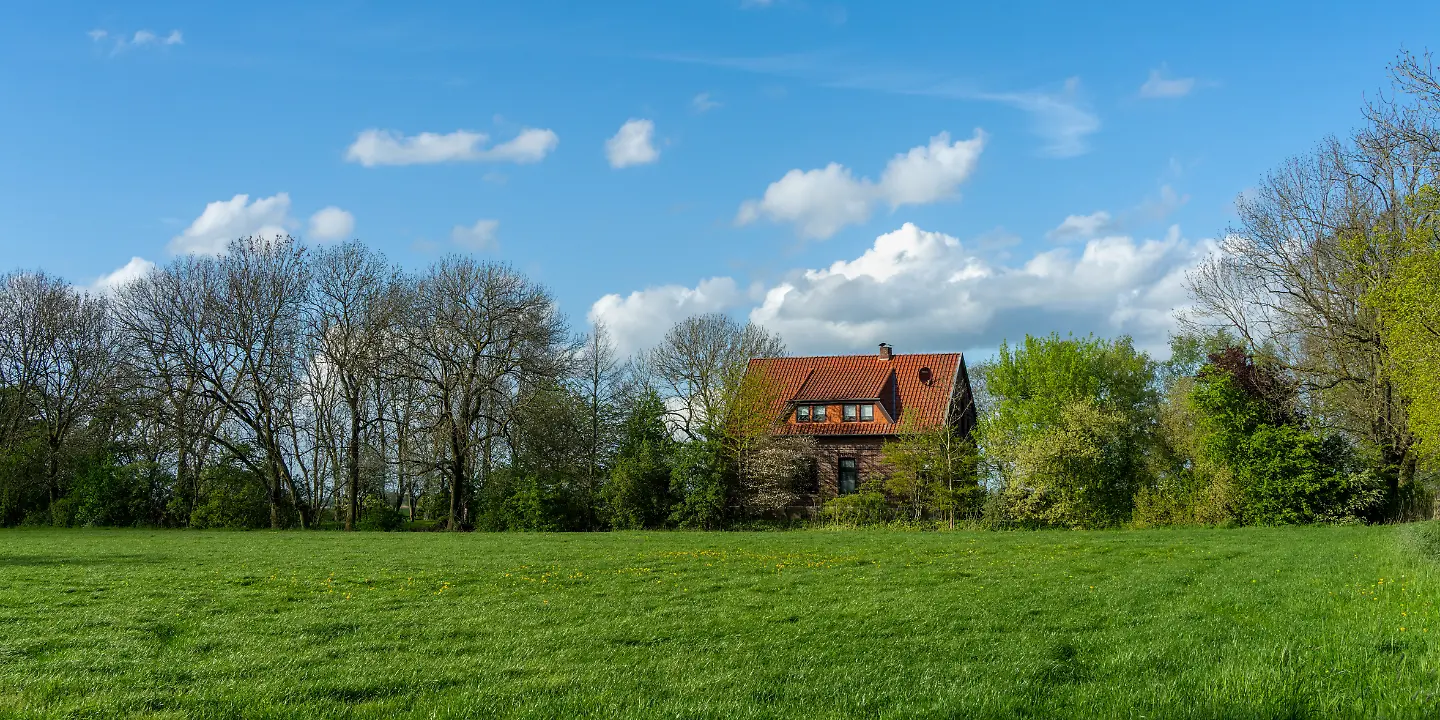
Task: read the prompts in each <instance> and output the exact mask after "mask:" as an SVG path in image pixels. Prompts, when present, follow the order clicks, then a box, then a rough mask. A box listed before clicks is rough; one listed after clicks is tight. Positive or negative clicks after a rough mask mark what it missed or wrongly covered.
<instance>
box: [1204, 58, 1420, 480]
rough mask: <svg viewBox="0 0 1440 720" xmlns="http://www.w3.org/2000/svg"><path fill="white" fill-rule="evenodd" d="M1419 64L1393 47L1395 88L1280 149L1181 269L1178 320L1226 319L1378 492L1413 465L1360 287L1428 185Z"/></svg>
mask: <svg viewBox="0 0 1440 720" xmlns="http://www.w3.org/2000/svg"><path fill="white" fill-rule="evenodd" d="M1428 70H1429V67H1428V63H1427V64H1423V65H1422V64H1421V63H1420V62H1419V61H1417V60H1416V59H1415V58H1414V57H1413V56H1409V55H1402V57H1401V60H1400V61H1399V62H1398V63H1397V64H1396V65H1395V66H1393V67H1392V77H1393V78H1394V79H1395V81H1396V87H1397V89H1398V90H1399V91H1400V92H1399V95H1398V96H1393V97H1388V98H1386V97H1382V99H1381V100H1379V101H1377V102H1376V103H1374V104H1372V105H1371V107H1370V108H1369V110H1368V112H1367V116H1368V119H1369V121H1370V122H1369V123H1368V124H1367V125H1366V126H1365V127H1363V128H1362V129H1361V130H1359V131H1358V132H1356V133H1355V134H1354V135H1353V136H1351V137H1350V138H1348V139H1345V140H1341V139H1338V138H1329V139H1327V140H1325V141H1324V142H1323V143H1321V145H1320V147H1319V148H1317V149H1316V150H1315V151H1313V152H1311V153H1308V154H1305V155H1302V156H1300V157H1297V158H1294V159H1292V160H1290V161H1288V162H1286V163H1285V164H1284V165H1283V166H1282V167H1281V168H1279V169H1277V170H1275V171H1273V172H1271V173H1270V174H1269V175H1267V176H1266V177H1265V179H1264V180H1263V181H1262V182H1261V183H1260V186H1259V188H1258V189H1257V191H1256V192H1255V193H1254V194H1253V195H1248V196H1244V197H1241V198H1240V199H1239V200H1238V201H1237V211H1238V215H1239V223H1238V225H1237V226H1236V227H1234V228H1231V229H1230V230H1228V231H1227V233H1226V240H1225V241H1224V242H1223V243H1222V244H1221V247H1220V251H1219V252H1218V253H1217V254H1216V255H1215V256H1214V257H1212V258H1211V259H1210V260H1209V261H1208V262H1207V263H1206V264H1204V265H1203V266H1201V268H1199V269H1198V270H1197V271H1196V272H1195V273H1194V274H1192V275H1191V277H1190V279H1189V286H1190V290H1191V292H1192V294H1193V295H1194V297H1195V300H1196V304H1195V309H1194V311H1193V312H1192V313H1191V314H1190V315H1189V317H1188V321H1189V322H1190V323H1191V324H1193V325H1198V326H1210V327H1228V328H1230V329H1232V330H1233V331H1235V333H1236V334H1237V335H1239V336H1240V338H1241V339H1242V340H1243V341H1244V343H1245V346H1246V348H1247V349H1248V350H1251V351H1257V350H1260V349H1262V348H1263V349H1267V350H1269V351H1272V352H1274V353H1275V356H1276V358H1277V360H1278V361H1279V362H1280V363H1281V364H1282V366H1283V367H1284V368H1285V369H1286V370H1287V371H1288V372H1290V373H1292V374H1293V375H1294V378H1295V380H1296V381H1297V382H1298V383H1299V392H1300V395H1301V397H1302V398H1304V400H1305V403H1306V404H1307V405H1308V406H1309V408H1308V409H1309V414H1310V415H1311V417H1312V418H1313V420H1314V421H1315V422H1316V423H1318V424H1319V425H1321V426H1323V427H1325V428H1329V429H1334V430H1337V431H1339V432H1342V433H1344V434H1346V435H1347V436H1349V437H1351V438H1354V439H1355V440H1357V441H1358V442H1360V443H1362V444H1363V445H1365V446H1367V447H1368V448H1370V449H1372V452H1373V454H1374V456H1375V458H1376V461H1375V466H1376V469H1377V471H1378V472H1379V474H1380V475H1381V477H1383V478H1384V480H1385V485H1386V488H1387V491H1388V494H1389V495H1390V496H1391V497H1392V498H1393V497H1396V495H1397V493H1398V491H1399V490H1400V488H1401V487H1403V486H1406V485H1408V484H1409V483H1410V482H1411V481H1412V480H1413V478H1414V475H1415V469H1416V461H1417V456H1416V454H1415V452H1414V448H1413V445H1414V435H1413V434H1412V431H1411V428H1410V426H1409V423H1408V414H1407V405H1408V402H1409V398H1408V397H1407V396H1406V394H1405V392H1404V391H1403V390H1402V389H1401V388H1400V387H1398V386H1397V374H1396V373H1397V368H1396V366H1395V361H1394V355H1393V353H1392V352H1391V348H1390V340H1391V338H1390V337H1389V336H1388V335H1387V333H1386V332H1385V331H1384V327H1383V324H1382V322H1381V319H1380V318H1379V316H1378V312H1377V309H1376V308H1375V307H1374V306H1373V305H1372V304H1369V303H1366V302H1365V301H1364V299H1365V298H1366V297H1368V296H1371V295H1372V294H1373V293H1374V292H1375V291H1376V288H1378V287H1380V286H1383V285H1384V284H1386V283H1387V281H1388V278H1390V277H1391V276H1392V274H1393V273H1394V272H1395V270H1396V268H1397V266H1399V265H1400V264H1402V263H1403V262H1404V258H1405V257H1406V256H1407V255H1408V254H1409V252H1410V249H1409V247H1407V243H1406V242H1405V238H1407V237H1409V236H1411V235H1412V233H1413V232H1414V230H1415V227H1414V225H1415V223H1416V222H1417V221H1419V220H1420V218H1418V217H1417V216H1416V215H1415V214H1414V213H1412V212H1408V211H1407V208H1411V207H1412V203H1411V201H1410V198H1412V197H1414V196H1416V195H1417V193H1420V192H1421V191H1422V189H1423V188H1425V187H1426V186H1434V185H1435V184H1436V179H1437V173H1440V162H1437V161H1440V155H1437V154H1436V152H1435V147H1436V144H1435V141H1436V138H1437V137H1440V136H1437V134H1436V133H1435V120H1436V118H1437V117H1440V116H1437V111H1440V94H1437V92H1436V87H1437V85H1436V83H1435V82H1434V76H1433V73H1430V72H1428Z"/></svg>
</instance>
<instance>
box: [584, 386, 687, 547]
mask: <svg viewBox="0 0 1440 720" xmlns="http://www.w3.org/2000/svg"><path fill="white" fill-rule="evenodd" d="M620 437H621V439H620V448H619V451H618V452H617V453H616V456H615V464H614V467H613V468H612V469H611V471H610V478H609V481H608V482H607V483H606V484H605V487H604V489H603V490H602V491H601V496H602V497H603V499H604V501H605V509H606V517H607V519H608V520H609V522H610V525H611V527H614V528H617V529H622V530H625V529H639V528H654V527H659V526H661V525H663V524H664V523H665V521H666V519H667V518H668V517H669V514H670V510H671V507H670V506H671V493H670V475H671V464H670V463H671V454H672V451H673V449H674V445H675V443H674V441H673V440H672V439H671V438H670V433H669V430H668V429H667V428H666V426H665V403H664V402H663V401H661V399H660V396H659V394H657V393H655V392H653V391H649V392H645V393H643V394H642V395H641V396H640V397H639V399H638V400H636V402H635V403H634V405H633V406H632V407H631V408H630V412H629V413H628V414H627V416H626V417H625V421H624V423H623V424H622V427H621V435H620Z"/></svg>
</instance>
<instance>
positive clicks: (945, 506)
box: [0, 55, 1440, 530]
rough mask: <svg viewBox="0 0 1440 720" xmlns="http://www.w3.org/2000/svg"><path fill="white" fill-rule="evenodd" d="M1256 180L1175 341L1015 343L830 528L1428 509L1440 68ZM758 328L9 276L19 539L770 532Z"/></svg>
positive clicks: (334, 252)
mask: <svg viewBox="0 0 1440 720" xmlns="http://www.w3.org/2000/svg"><path fill="white" fill-rule="evenodd" d="M1392 71H1393V76H1394V79H1395V83H1396V92H1395V93H1394V94H1393V95H1386V96H1382V97H1381V99H1380V100H1377V101H1376V102H1375V103H1373V104H1372V105H1370V106H1368V107H1367V108H1366V122H1365V124H1364V125H1363V127H1361V128H1360V129H1359V130H1358V131H1356V132H1355V133H1353V134H1352V135H1351V136H1349V137H1346V138H1331V139H1328V140H1326V141H1325V142H1323V143H1322V144H1321V145H1320V146H1319V147H1318V148H1317V149H1316V150H1314V151H1313V152H1311V153H1308V154H1305V155H1302V156H1300V157H1298V158H1296V159H1294V160H1292V161H1290V162H1288V163H1286V164H1285V165H1284V166H1282V167H1281V168H1279V169H1277V170H1276V171H1274V172H1273V173H1271V174H1270V175H1268V176H1267V177H1266V178H1265V179H1264V180H1263V181H1262V182H1261V183H1260V185H1259V187H1258V188H1257V189H1256V190H1255V191H1254V192H1253V193H1247V194H1246V195H1245V196H1244V197H1242V198H1241V199H1240V200H1239V201H1238V209H1239V213H1238V216H1239V222H1238V224H1237V226H1236V227H1234V228H1231V229H1230V230H1229V231H1227V233H1226V234H1225V236H1224V241H1223V243H1222V244H1221V247H1220V248H1219V250H1218V252H1216V253H1215V254H1214V256H1213V257H1212V258H1210V260H1209V261H1208V262H1207V263H1206V264H1204V265H1203V266H1202V267H1201V268H1200V269H1198V270H1197V271H1196V272H1194V273H1192V274H1191V275H1190V276H1189V278H1188V285H1189V289H1190V292H1191V295H1192V299H1193V304H1192V305H1191V306H1190V307H1189V308H1187V309H1185V310H1184V311H1183V313H1182V317H1181V320H1182V330H1181V332H1179V333H1178V334H1177V335H1176V336H1175V337H1174V338H1172V341H1171V353H1170V358H1169V359H1168V360H1166V361H1164V362H1157V361H1156V360H1154V359H1153V358H1152V357H1150V356H1149V355H1147V354H1146V353H1144V352H1140V351H1139V350H1137V349H1136V348H1135V347H1134V346H1133V344H1132V343H1131V341H1130V340H1129V339H1128V338H1120V339H1116V340H1108V339H1099V338H1093V337H1089V338H1078V339H1077V338H1062V337H1059V336H1050V337H1043V338H1035V337H1027V338H1025V339H1024V341H1023V342H1021V343H1020V344H1018V345H1016V346H1013V347H1012V346H1009V345H1005V346H1002V347H1001V349H1000V351H999V353H998V355H997V357H996V358H995V359H994V360H993V361H989V362H986V363H982V364H981V365H979V366H977V367H975V368H973V373H972V375H973V376H974V378H975V379H976V382H977V388H976V389H977V391H978V405H979V426H978V427H977V429H976V431H975V433H974V434H973V436H971V437H968V438H966V437H959V436H958V435H956V434H955V433H954V432H953V430H952V429H949V428H921V427H910V426H909V425H908V424H907V428H908V429H907V430H906V431H905V432H904V433H902V435H901V436H900V437H899V438H898V439H897V440H896V441H895V442H893V443H890V444H889V445H888V446H887V447H886V448H885V451H884V453H883V459H884V461H885V463H886V464H887V465H888V467H889V468H890V472H889V473H887V474H886V475H884V476H878V475H877V476H874V477H871V478H868V479H867V480H866V482H865V483H864V484H863V485H862V487H861V488H860V492H857V493H854V494H851V495H846V496H843V497H840V498H836V499H834V500H831V501H830V502H829V503H827V505H826V507H824V508H823V509H822V511H821V513H820V514H819V520H820V521H822V522H839V523H853V524H864V523H893V522H903V523H907V524H922V525H924V524H936V523H943V524H947V525H954V524H957V523H977V524H982V525H988V526H993V527H1115V526H1124V525H1167V524H1226V523H1236V524H1283V523H1308V522H1361V521H1365V522H1375V521H1389V520H1396V519H1405V518H1412V517H1430V516H1433V515H1434V498H1435V493H1434V491H1433V489H1432V482H1433V466H1432V452H1433V448H1435V447H1437V446H1440V387H1437V382H1436V380H1437V379H1440V301H1437V298H1440V183H1437V177H1440V127H1437V122H1436V121H1437V119H1440V82H1437V80H1436V75H1435V73H1434V69H1433V67H1432V66H1431V65H1430V64H1429V61H1428V58H1427V59H1421V58H1416V57H1413V56H1409V55H1402V56H1401V58H1400V59H1399V61H1398V62H1397V63H1396V64H1395V65H1394V67H1393V68H1392ZM784 351H785V348H784V345H783V343H782V342H781V340H780V338H778V337H775V336H773V335H771V334H769V333H768V332H766V331H765V330H764V329H763V328H759V327H756V326H754V325H743V326H742V325H739V324H737V323H735V322H734V321H732V320H730V319H728V318H727V317H725V316H723V315H705V316H698V317H694V318H690V319H687V320H685V321H683V322H681V323H678V324H677V325H676V326H675V327H673V328H671V329H670V330H669V332H668V333H667V334H666V336H665V339H664V341H663V342H662V343H661V344H660V345H659V346H658V347H656V348H655V349H653V350H651V351H647V352H645V353H642V354H640V355H638V356H636V357H631V358H620V357H618V356H617V353H616V351H615V348H614V346H613V344H612V343H611V342H610V340H609V338H608V337H607V333H606V331H605V328H603V327H595V328H591V329H589V331H588V332H585V333H583V334H580V333H577V332H576V331H575V330H574V329H573V328H571V327H570V326H569V325H568V324H567V321H566V319H565V318H564V317H563V316H562V315H561V314H560V313H559V312H558V310H557V308H556V305H555V302H554V301H553V299H552V298H551V296H550V295H549V293H548V291H547V290H546V289H545V288H544V287H542V286H540V285H538V284H536V283H535V282H533V281H531V280H530V279H528V278H526V277H524V276H523V275H522V274H520V273H518V272H516V271H515V270H514V269H512V268H510V267H507V266H505V265H500V264H495V263H486V262H479V261H476V260H474V259H471V258H468V257H459V256H455V257H448V258H445V259H443V260H441V261H439V262H437V263H436V264H434V265H432V266H431V267H429V268H427V269H425V270H424V271H421V272H418V273H407V272H403V271H401V270H400V269H399V268H397V267H395V266H393V265H392V264H390V263H389V262H388V261H386V259H385V258H384V257H382V256H381V255H379V254H377V253H375V252H373V251H372V250H370V249H368V248H367V247H365V246H364V245H362V244H360V243H358V242H352V243H345V244H340V245H333V246H325V247H321V248H318V249H311V248H306V247H304V246H302V245H300V244H298V243H296V242H294V241H293V240H291V239H289V238H284V237H281V238H245V239H241V240H237V241H236V242H234V243H232V244H231V245H230V247H229V248H228V252H226V253H225V254H223V255H220V256H218V257H196V256H191V257H184V258H179V259H177V260H175V261H173V262H171V263H170V264H169V265H167V266H164V267H160V268H156V269H155V270H153V271H152V272H150V273H149V274H147V275H145V276H144V277H141V278H138V279H136V280H134V281H132V282H130V283H128V284H126V285H124V286H122V287H120V288H118V289H116V290H114V291H113V292H111V293H105V294H96V293H87V292H84V291H82V290H79V289H77V288H75V287H73V286H71V285H70V284H68V283H66V282H64V281H63V280H61V279H59V278H56V277H53V276H50V275H47V274H45V273H43V272H17V273H13V274H10V275H8V276H4V277H3V278H0V524H5V525H17V524H31V525H60V526H79V525H153V526H170V527H201V528H205V527H275V528H279V527H300V528H315V527H327V526H335V527H344V528H347V529H353V528H382V529H393V528H398V527H403V526H409V527H415V528H419V527H437V528H447V529H492V530H507V529H525V530H599V529H607V528H661V527H695V528H721V527H735V526H737V525H738V524H742V523H746V522H750V521H752V520H767V521H768V520H775V519H778V518H782V517H784V516H785V514H786V512H785V511H786V509H787V508H791V507H792V506H793V505H794V504H795V503H796V501H797V500H799V499H800V498H802V497H803V496H804V495H805V494H806V492H807V491H808V490H809V489H810V488H812V487H814V484H815V480H816V475H815V473H816V472H828V471H829V469H826V468H817V466H816V464H815V462H814V459H813V458H814V454H815V447H814V443H813V441H811V440H808V439H805V438H796V437H786V436H778V437H777V436H774V435H772V434H771V432H770V429H771V428H772V427H773V423H774V422H775V421H776V420H777V418H776V412H775V409H776V405H775V401H776V398H775V397H774V396H773V394H772V393H770V392H768V388H767V387H766V386H765V383H764V379H763V378H758V379H756V378H751V379H750V380H749V381H747V380H746V379H745V376H744V369H745V364H746V361H747V360H748V359H749V358H752V357H773V356H778V355H781V354H783V353H784Z"/></svg>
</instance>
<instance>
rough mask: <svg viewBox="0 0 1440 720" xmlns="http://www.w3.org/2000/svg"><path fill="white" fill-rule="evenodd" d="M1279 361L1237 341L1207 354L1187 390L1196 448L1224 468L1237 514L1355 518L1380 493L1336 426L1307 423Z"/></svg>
mask: <svg viewBox="0 0 1440 720" xmlns="http://www.w3.org/2000/svg"><path fill="white" fill-rule="evenodd" d="M1295 398H1296V396H1295V394H1294V385H1293V383H1291V382H1289V380H1288V378H1286V377H1285V372H1284V370H1283V369H1282V368H1279V367H1276V366H1275V365H1274V364H1271V363H1265V362H1259V363H1257V362H1255V360H1254V359H1253V358H1251V357H1249V356H1247V355H1245V354H1244V353H1243V351H1241V350H1240V349H1239V348H1228V349H1227V350H1225V351H1222V352H1220V353H1215V354H1212V355H1211V356H1210V362H1209V363H1207V364H1206V366H1205V367H1204V368H1203V369H1202V370H1201V372H1200V375H1199V377H1198V378H1197V380H1196V383H1195V387H1194V390H1193V391H1192V401H1193V404H1194V407H1195V409H1196V414H1197V417H1198V425H1199V428H1200V438H1199V448H1198V449H1199V453H1200V454H1201V455H1202V456H1203V457H1204V458H1206V459H1207V460H1208V461H1209V462H1210V463H1212V464H1214V465H1218V466H1222V467H1225V468H1227V469H1228V471H1229V474H1230V476H1231V477H1233V479H1234V483H1235V486H1236V489H1237V491H1238V497H1237V498H1236V508H1235V509H1236V513H1237V515H1238V516H1239V517H1238V519H1239V520H1241V521H1242V522H1245V523H1248V524H1262V525H1277V524H1295V523H1310V522H1318V521H1334V520H1344V519H1351V520H1353V519H1358V518H1361V517H1364V516H1365V515H1367V514H1368V513H1371V512H1373V511H1374V510H1375V508H1376V507H1377V506H1378V505H1379V504H1380V503H1381V501H1382V499H1383V498H1382V494H1381V492H1380V490H1379V483H1378V482H1374V476H1373V475H1372V474H1368V473H1362V472H1356V471H1355V470H1354V468H1353V467H1352V466H1353V454H1352V453H1351V449H1350V445H1349V443H1348V442H1347V441H1346V439H1345V438H1344V437H1343V436H1341V435H1340V434H1338V433H1334V432H1330V433H1325V434H1320V433H1316V432H1314V431H1312V430H1311V429H1309V428H1308V427H1307V423H1306V421H1305V419H1304V417H1303V416H1302V415H1301V414H1300V412H1299V410H1298V408H1297V406H1296V400H1295Z"/></svg>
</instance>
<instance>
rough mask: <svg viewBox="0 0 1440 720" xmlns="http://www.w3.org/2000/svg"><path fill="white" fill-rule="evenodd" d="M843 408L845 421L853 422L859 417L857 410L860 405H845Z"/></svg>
mask: <svg viewBox="0 0 1440 720" xmlns="http://www.w3.org/2000/svg"><path fill="white" fill-rule="evenodd" d="M844 408H845V410H844V412H845V415H844V418H845V422H855V421H856V420H859V419H860V410H859V408H860V406H859V405H845V406H844Z"/></svg>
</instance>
